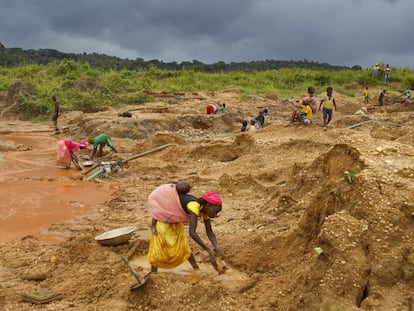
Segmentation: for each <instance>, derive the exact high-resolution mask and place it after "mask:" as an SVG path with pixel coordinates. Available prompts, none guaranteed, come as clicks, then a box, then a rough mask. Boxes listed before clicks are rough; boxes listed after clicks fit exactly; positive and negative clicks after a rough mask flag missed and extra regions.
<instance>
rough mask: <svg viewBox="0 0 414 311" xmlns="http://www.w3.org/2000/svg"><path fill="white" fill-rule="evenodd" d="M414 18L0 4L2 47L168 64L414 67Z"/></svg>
mask: <svg viewBox="0 0 414 311" xmlns="http://www.w3.org/2000/svg"><path fill="white" fill-rule="evenodd" d="M141 2H142V3H141ZM413 9H414V1H412V0H336V1H330V0H313V1H308V0H290V1H273V0H226V1H223V0H210V1H204V0H167V1H165V0H163V1H161V0H151V1H136V0H120V1H108V0H99V1H98V0H71V1H62V0H56V1H45V0H31V1H22V0H14V1H11V0H9V1H8V0H0V42H2V43H3V44H4V45H5V46H6V47H21V48H24V49H29V48H31V49H39V48H51V49H56V50H59V51H62V52H73V53H83V52H87V53H92V52H96V53H104V54H108V55H114V56H119V57H122V58H131V59H134V58H143V59H145V60H150V59H158V60H163V61H166V62H168V61H177V62H181V61H192V60H199V61H202V62H204V63H213V62H217V61H225V62H239V61H251V60H263V59H281V60H302V59H307V60H312V61H318V62H327V63H330V64H336V65H348V66H352V65H355V64H358V65H362V66H371V65H372V64H373V63H375V62H383V63H390V64H392V65H394V66H407V67H413V61H412V59H414V46H413V43H412V42H411V41H410V40H409V39H410V31H411V29H413V26H414V25H413V24H414V21H413V20H412V18H411V12H413Z"/></svg>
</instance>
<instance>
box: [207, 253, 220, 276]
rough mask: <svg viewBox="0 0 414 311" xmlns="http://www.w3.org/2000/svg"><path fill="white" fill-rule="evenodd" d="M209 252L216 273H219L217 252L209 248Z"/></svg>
mask: <svg viewBox="0 0 414 311" xmlns="http://www.w3.org/2000/svg"><path fill="white" fill-rule="evenodd" d="M207 252H208V254H209V255H210V261H211V264H212V265H213V267H214V269H215V270H216V271H218V265H217V261H216V252H215V251H214V250H213V249H211V248H209V249H208V250H207Z"/></svg>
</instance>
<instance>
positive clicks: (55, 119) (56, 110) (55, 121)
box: [52, 96, 60, 134]
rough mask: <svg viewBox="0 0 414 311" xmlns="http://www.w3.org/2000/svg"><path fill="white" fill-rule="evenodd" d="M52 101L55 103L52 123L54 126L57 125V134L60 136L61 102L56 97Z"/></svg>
mask: <svg viewBox="0 0 414 311" xmlns="http://www.w3.org/2000/svg"><path fill="white" fill-rule="evenodd" d="M52 101H53V105H54V112H53V116H52V121H53V124H54V125H55V134H59V133H60V130H59V127H58V117H59V113H60V105H59V102H58V101H57V99H56V96H53V97H52Z"/></svg>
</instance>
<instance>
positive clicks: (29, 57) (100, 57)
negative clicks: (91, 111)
mask: <svg viewBox="0 0 414 311" xmlns="http://www.w3.org/2000/svg"><path fill="white" fill-rule="evenodd" d="M61 60H73V61H76V62H81V63H82V62H87V63H89V65H90V66H91V67H92V68H95V69H100V70H122V69H126V70H145V69H148V68H150V67H155V68H157V69H162V70H181V69H184V68H187V69H188V68H191V69H193V70H196V71H202V72H226V71H240V70H242V71H265V70H272V69H276V70H277V69H281V68H301V69H326V70H340V69H354V70H360V69H362V68H361V66H359V65H355V66H353V67H352V68H350V67H346V66H333V65H329V64H327V63H318V62H313V61H309V60H306V59H305V60H301V61H293V60H289V61H286V60H263V61H250V62H241V63H234V62H232V63H229V64H227V63H225V62H222V61H220V62H216V63H214V64H204V63H202V62H200V61H197V60H193V61H192V62H181V63H177V62H169V63H165V62H163V61H162V60H149V61H145V60H143V59H142V58H137V59H135V60H130V59H121V58H118V57H114V56H108V55H105V54H98V53H92V54H87V53H83V54H74V53H62V52H59V51H57V50H52V49H39V50H33V49H30V50H23V49H21V48H6V47H5V46H4V45H3V44H2V43H1V42H0V66H4V67H16V66H21V65H27V64H36V65H46V64H48V63H51V62H55V61H57V62H59V61H61Z"/></svg>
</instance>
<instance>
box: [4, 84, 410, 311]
mask: <svg viewBox="0 0 414 311" xmlns="http://www.w3.org/2000/svg"><path fill="white" fill-rule="evenodd" d="M350 87H351V86H350ZM353 87H356V86H353ZM370 90H371V92H373V93H374V92H375V91H374V90H373V89H372V88H370ZM334 95H335V97H336V99H337V104H338V111H337V112H334V119H333V123H332V127H331V128H329V129H327V130H324V129H323V128H322V127H321V126H319V125H320V124H321V120H322V116H321V115H320V114H317V115H316V116H315V124H314V125H312V126H309V127H303V126H299V125H297V124H289V122H288V118H289V115H290V114H291V112H292V109H293V108H294V106H295V103H291V102H289V101H287V102H284V101H279V99H277V98H267V97H261V96H251V97H248V98H246V99H243V98H241V95H240V92H238V90H232V89H229V90H224V91H222V92H198V93H165V92H164V93H159V92H153V93H151V96H154V97H157V99H158V101H157V102H154V103H145V104H142V105H136V106H135V105H131V106H124V107H119V109H118V110H117V111H115V110H108V111H103V112H99V113H93V114H87V113H71V114H64V115H63V116H62V122H64V123H66V124H67V125H68V127H69V128H70V136H71V137H78V138H82V137H88V136H93V135H97V134H98V133H102V132H106V133H108V134H109V135H111V137H112V138H113V141H114V144H115V146H117V148H118V149H119V151H120V152H119V153H118V154H116V157H117V159H118V158H119V159H127V158H129V157H132V156H134V155H137V154H140V153H145V152H148V151H151V150H154V149H156V151H155V152H150V153H148V154H147V155H145V156H142V157H138V158H136V159H134V160H131V161H129V162H128V163H127V164H126V165H125V167H124V168H123V170H122V171H119V172H117V173H113V174H106V175H102V176H100V177H99V178H98V179H97V180H96V182H100V183H106V182H109V181H110V182H117V187H116V189H115V190H114V194H113V196H112V199H111V200H110V201H108V202H106V203H105V204H102V205H100V206H97V208H96V213H95V214H93V215H90V216H88V217H82V218H78V219H76V220H74V221H72V222H68V223H64V224H56V225H54V226H52V228H51V230H56V231H59V230H62V231H65V232H71V233H72V234H71V237H70V238H69V239H68V240H67V241H65V242H63V243H62V244H60V245H45V244H42V243H41V242H39V241H37V240H36V239H35V238H30V237H27V238H24V239H21V240H16V241H10V242H3V243H2V244H1V250H2V251H1V254H2V255H1V257H0V259H1V260H0V262H1V266H0V274H1V276H2V284H1V285H0V286H1V289H2V291H0V301H1V303H2V304H3V306H5V307H6V308H8V309H10V310H33V308H36V307H35V306H31V305H28V304H25V303H23V302H21V301H20V299H19V297H20V296H19V294H20V293H21V292H24V291H27V290H31V289H33V288H37V287H39V286H41V287H47V288H53V289H55V290H58V291H60V292H62V293H64V299H63V300H60V301H56V302H53V303H51V304H50V306H49V307H50V308H53V309H59V310H92V309H93V310H95V309H100V310H109V309H116V310H132V309H134V310H149V309H157V310H180V309H182V306H183V305H185V307H186V308H187V309H194V310H195V309H197V310H211V309H218V310H223V309H225V310H287V311H294V310H305V311H307V310H309V311H310V310H393V309H394V310H406V309H407V301H408V298H409V297H410V296H412V288H413V286H414V251H413V250H412V243H413V239H414V229H413V228H414V226H413V224H414V216H413V215H414V204H412V202H413V201H414V192H413V191H412V190H413V183H412V178H413V177H414V168H413V166H412V157H413V155H414V148H413V147H412V138H413V137H412V136H413V134H412V133H413V131H412V128H413V125H414V122H413V121H412V114H413V111H411V110H410V109H411V107H410V108H407V110H405V111H404V112H401V111H400V110H399V109H396V107H395V106H392V107H391V106H390V105H385V106H384V107H378V106H374V104H371V105H369V106H368V107H367V115H366V116H359V115H355V111H357V110H358V109H360V103H362V101H363V98H362V96H361V98H359V97H347V96H345V95H341V94H334ZM210 102H212V103H218V102H220V103H222V102H225V103H226V106H227V108H226V112H225V113H224V114H222V113H220V112H219V113H217V114H215V115H206V114H205V105H206V104H207V103H210ZM257 107H266V108H268V109H269V113H270V115H269V116H268V117H267V118H266V123H265V124H266V126H265V127H264V128H262V129H260V130H257V131H255V132H244V133H241V132H240V126H241V124H240V121H241V120H245V119H248V118H250V117H251V116H255V115H256V114H257V113H258V109H259V108H257ZM398 108H401V107H398ZM127 110H128V111H131V112H132V114H133V115H132V117H131V118H122V117H120V116H119V115H118V114H119V111H127ZM318 124H319V125H318ZM351 125H355V126H354V127H352V126H351ZM39 126H40V125H39ZM43 126H44V125H43ZM350 126H351V127H350ZM50 127H52V125H51V124H50ZM10 129H11V127H10V126H7V130H10ZM39 135H40V134H39ZM1 146H5V147H4V151H5V152H9V150H10V149H8V147H7V146H8V143H2V144H1ZM162 146H167V147H165V148H159V147H162ZM16 148H17V147H16V146H15V147H12V149H11V151H14V150H15V149H16ZM157 148H158V149H157ZM108 156H111V154H108ZM182 179H186V180H188V181H189V182H190V183H191V185H192V189H191V193H193V194H194V195H201V194H202V193H203V192H205V191H218V192H219V193H220V194H221V196H222V197H223V202H224V203H223V211H222V213H221V215H220V216H219V217H217V218H215V219H214V220H213V221H212V223H213V228H214V231H215V233H216V235H217V238H218V240H219V242H220V244H221V246H222V248H223V250H224V252H225V255H226V264H227V267H228V269H227V272H226V273H225V274H222V275H218V274H217V273H216V272H215V271H214V270H213V269H212V268H211V266H210V264H209V258H208V256H207V254H206V253H205V252H204V251H203V250H201V249H200V247H198V245H196V244H195V243H194V242H193V241H191V246H192V249H193V252H194V255H195V257H196V260H197V261H198V262H199V264H200V266H201V271H200V272H194V271H192V269H191V267H189V266H186V265H183V266H182V267H181V266H180V269H179V270H172V271H161V272H159V273H158V274H156V275H152V276H151V278H150V280H149V281H148V282H147V283H146V284H145V286H143V287H142V288H140V289H138V290H134V291H130V290H129V286H130V285H132V284H134V283H135V279H134V278H133V276H132V275H131V273H130V271H129V270H128V267H127V266H126V265H125V263H124V262H123V261H122V260H121V255H124V256H127V257H128V258H129V259H130V260H131V262H132V263H133V265H134V267H135V268H136V270H137V271H138V272H139V273H141V274H144V273H146V272H147V271H148V270H149V266H148V263H147V262H146V260H145V255H146V252H147V249H148V244H149V236H150V230H149V227H150V217H149V215H148V212H147V206H146V204H147V203H146V202H147V197H148V194H149V193H150V192H151V191H152V190H153V189H154V188H155V187H157V186H158V185H160V184H162V183H168V182H176V181H178V180H182ZM85 182H87V181H85ZM126 225H135V226H136V227H137V230H136V232H135V233H134V235H133V237H132V238H131V240H130V242H128V243H126V244H123V245H119V246H113V247H103V246H101V245H99V244H98V243H96V242H95V241H94V237H95V236H96V235H98V234H100V233H102V232H104V231H107V230H110V229H113V228H116V227H123V226H126ZM202 227H203V226H200V228H199V230H198V231H199V232H200V234H201V236H202V238H203V239H206V241H207V237H206V236H205V234H204V233H203V230H202V229H203V228H202ZM52 257H54V258H55V260H53V262H52V261H51V258H52ZM28 271H32V272H39V273H45V274H46V275H47V278H46V279H45V280H43V281H39V282H38V283H35V282H34V281H28V280H21V279H20V278H19V276H20V275H22V274H24V273H27V272H28Z"/></svg>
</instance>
